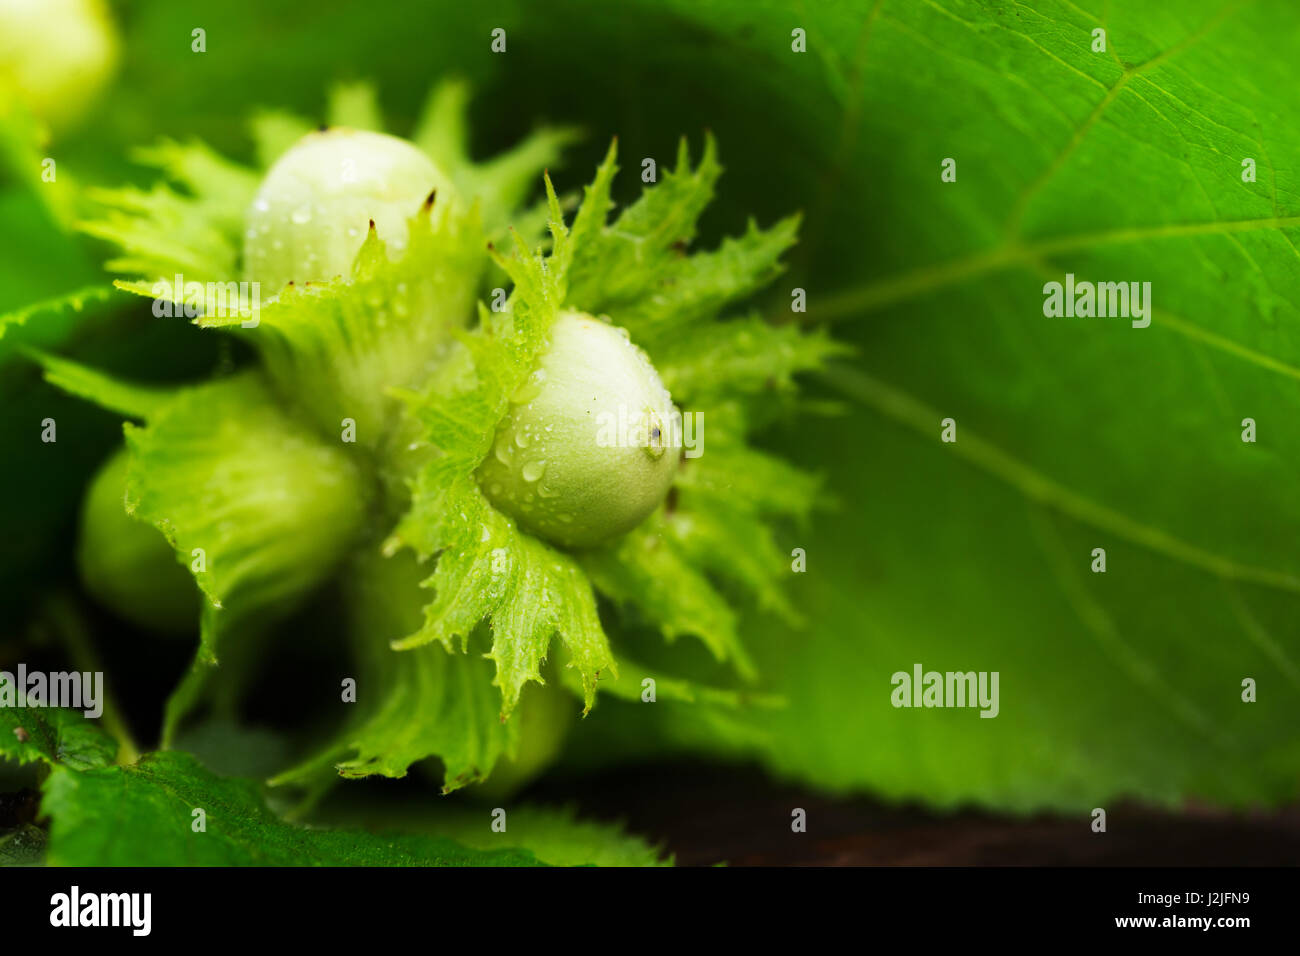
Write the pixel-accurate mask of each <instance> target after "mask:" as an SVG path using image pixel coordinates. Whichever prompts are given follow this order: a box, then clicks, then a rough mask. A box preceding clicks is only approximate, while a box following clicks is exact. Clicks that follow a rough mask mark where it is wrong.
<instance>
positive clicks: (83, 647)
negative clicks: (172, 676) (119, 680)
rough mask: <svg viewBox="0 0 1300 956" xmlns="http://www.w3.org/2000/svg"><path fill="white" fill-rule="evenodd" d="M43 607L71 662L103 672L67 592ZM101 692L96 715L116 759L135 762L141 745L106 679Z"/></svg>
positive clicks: (91, 670)
mask: <svg viewBox="0 0 1300 956" xmlns="http://www.w3.org/2000/svg"><path fill="white" fill-rule="evenodd" d="M45 610H46V613H47V615H48V617H49V619H50V621H51V623H53V625H54V631H55V634H56V636H57V637H58V639H59V641H60V643H62V645H63V648H64V650H65V651H66V652H67V654H68V658H69V659H70V660H71V662H72V666H73V667H74V668H75V669H76V670H79V671H83V672H90V673H93V674H103V673H104V665H103V662H102V661H101V660H100V657H99V653H98V652H97V651H96V650H95V647H94V645H93V644H92V642H91V640H90V636H89V634H87V632H86V626H85V624H84V623H83V622H82V620H81V617H80V615H78V614H77V612H76V610H75V608H74V604H73V599H72V598H71V597H69V596H68V595H66V594H60V595H56V596H55V597H54V598H52V599H51V600H50V601H48V602H47V603H46V607H45ZM100 693H101V694H102V695H103V707H104V710H103V713H102V714H101V715H100V718H99V719H100V720H101V721H102V723H103V726H104V729H105V730H106V731H107V732H108V734H109V736H111V737H112V738H113V739H114V740H116V741H117V762H118V763H119V764H132V763H135V762H136V761H137V760H139V759H140V748H139V747H138V746H137V745H136V742H135V738H133V737H132V736H131V730H130V728H129V727H128V726H127V723H126V720H125V719H124V718H123V717H122V711H121V708H119V707H118V705H117V698H115V697H114V696H113V693H112V692H111V691H110V690H109V689H108V685H107V683H104V684H103V685H102V686H101V689H100Z"/></svg>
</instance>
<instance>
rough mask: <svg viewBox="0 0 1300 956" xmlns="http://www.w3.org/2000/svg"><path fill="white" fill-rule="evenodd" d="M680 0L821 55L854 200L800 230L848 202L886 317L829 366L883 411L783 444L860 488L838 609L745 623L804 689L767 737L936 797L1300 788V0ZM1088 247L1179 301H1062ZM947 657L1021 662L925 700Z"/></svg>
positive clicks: (862, 400)
mask: <svg viewBox="0 0 1300 956" xmlns="http://www.w3.org/2000/svg"><path fill="white" fill-rule="evenodd" d="M673 6H674V7H676V8H678V9H679V10H682V11H683V14H684V15H688V16H691V17H693V18H695V19H696V20H697V23H698V25H700V26H701V27H702V28H704V29H707V30H709V31H712V32H713V33H714V34H715V35H718V36H721V35H724V34H730V35H734V34H737V33H740V34H746V33H747V34H749V35H750V36H752V37H753V39H751V40H750V41H748V42H749V44H751V45H762V46H763V48H764V49H765V50H766V51H767V55H768V56H769V57H770V58H771V62H772V63H774V64H776V65H775V67H774V69H773V74H774V75H773V82H780V81H784V82H786V83H789V84H791V85H793V86H795V87H797V88H799V89H801V90H802V91H803V94H804V95H805V96H808V97H809V98H810V99H817V98H816V97H814V96H812V95H811V93H810V91H809V88H808V84H809V83H816V82H818V81H817V80H815V79H813V78H812V77H810V76H809V73H808V70H809V68H810V66H811V65H813V64H815V65H816V69H818V70H821V71H822V72H823V74H824V84H825V95H826V102H825V103H824V104H820V105H819V106H818V109H819V110H823V109H824V110H826V111H827V112H828V113H829V112H831V111H833V113H834V114H835V115H836V116H837V117H838V118H836V119H834V121H833V122H832V121H831V117H830V115H826V116H824V117H823V116H818V118H817V122H818V123H819V125H826V126H827V127H828V128H827V129H826V130H825V131H824V133H823V135H824V141H825V142H826V143H827V144H830V143H834V142H836V141H838V142H839V143H840V145H838V146H836V147H835V148H834V150H828V152H830V153H831V155H832V156H833V157H834V162H833V165H832V168H831V169H830V172H829V174H828V176H827V182H828V183H830V184H831V186H830V187H829V188H830V190H831V195H832V196H833V204H832V205H833V211H832V212H831V213H829V214H828V213H827V212H826V211H825V210H823V212H822V213H821V214H820V215H819V214H818V212H817V209H816V208H814V210H813V212H812V213H811V214H810V216H809V223H808V228H807V229H806V230H805V235H807V236H809V237H810V243H811V245H812V247H813V248H818V247H819V245H820V244H819V239H818V237H819V235H821V234H829V235H834V234H835V233H836V232H839V233H841V234H842V233H843V232H845V231H848V232H851V233H852V235H853V236H854V242H853V244H852V245H851V246H848V247H840V248H834V249H828V247H827V246H825V245H820V247H821V248H823V249H828V251H829V253H830V254H831V255H833V256H835V257H845V258H846V260H851V263H852V268H853V270H854V273H855V274H854V275H853V277H852V278H851V279H850V278H849V277H848V273H847V272H845V273H841V274H840V275H839V278H838V284H837V285H836V286H835V287H833V288H832V287H830V282H829V281H828V282H826V283H824V284H822V285H820V286H817V285H813V284H812V282H810V281H808V282H807V284H808V285H809V296H810V299H809V301H810V316H811V317H812V318H814V319H816V318H825V319H828V320H834V321H836V322H838V323H839V327H838V328H837V330H836V331H837V333H839V334H840V335H842V336H845V337H848V338H850V339H853V340H855V341H856V343H857V344H858V345H859V346H860V358H859V359H858V360H857V361H855V362H854V363H853V364H851V365H845V366H843V367H841V368H840V369H839V370H837V371H836V372H835V373H834V374H833V375H832V376H831V377H830V381H831V384H832V386H833V387H834V389H835V391H836V392H837V393H838V394H839V395H841V396H843V397H845V398H847V399H849V400H850V401H851V402H852V403H853V414H852V417H851V418H849V419H841V420H834V421H828V422H825V423H818V422H812V421H810V422H804V423H802V424H801V426H800V428H799V430H798V432H797V433H791V434H790V435H788V436H787V438H786V439H785V440H784V442H783V444H785V445H787V446H788V447H790V448H798V449H799V450H800V451H801V453H802V455H803V456H804V459H805V460H806V461H810V462H816V463H819V464H821V465H822V466H823V467H827V470H828V474H829V476H830V486H831V489H832V490H833V491H834V492H835V494H836V495H837V497H838V498H839V499H840V501H841V502H842V507H841V510H840V512H839V514H838V515H837V516H836V517H834V518H833V519H830V520H820V521H817V522H816V523H815V524H814V527H813V530H812V532H811V533H810V534H809V535H807V536H806V537H795V538H791V539H790V540H788V541H786V542H784V543H785V544H786V545H787V546H788V549H789V548H793V547H796V546H798V547H803V548H806V549H807V555H808V566H807V572H806V573H805V574H803V575H796V576H795V577H796V580H797V583H796V585H795V602H796V604H798V605H799V606H801V607H805V608H808V609H810V614H809V617H810V627H809V628H808V629H807V630H805V631H803V632H799V631H792V630H791V629H789V628H788V627H786V626H785V625H783V624H782V623H781V622H780V621H778V620H775V619H771V618H764V619H752V620H750V621H749V625H748V630H747V637H751V638H752V639H753V640H754V641H755V656H756V658H757V661H758V666H759V670H760V672H761V673H764V674H770V675H772V676H773V678H774V680H775V684H776V688H777V689H778V690H779V691H780V692H782V693H783V695H784V696H785V697H786V698H787V699H788V701H789V702H790V703H789V707H788V708H786V709H784V710H781V711H777V712H774V713H771V714H769V713H763V714H761V717H760V718H759V719H761V721H762V727H763V729H764V730H765V731H766V732H767V733H768V734H769V735H770V737H769V742H768V743H767V744H766V745H764V746H762V747H760V750H761V752H762V753H763V755H764V757H765V759H766V761H767V762H768V763H769V764H770V765H771V766H772V767H773V768H775V769H777V770H778V771H780V772H782V773H784V774H790V775H795V776H798V777H802V778H805V779H807V780H810V781H814V782H816V783H818V784H820V785H822V786H825V787H829V788H833V789H872V790H875V791H877V792H880V793H883V794H885V795H887V796H890V797H895V798H923V799H927V800H930V801H934V802H936V803H940V804H955V803H959V802H964V801H976V802H981V803H992V804H1001V805H1004V806H1010V807H1020V808H1029V807H1038V806H1054V807H1058V808H1062V809H1068V810H1074V811H1085V810H1087V809H1090V808H1091V807H1094V806H1096V805H1098V804H1099V803H1102V802H1103V801H1107V800H1113V799H1115V798H1117V797H1120V796H1122V795H1139V796H1142V797H1144V798H1147V799H1151V800H1157V801H1165V802H1173V801H1177V800H1180V799H1183V798H1186V797H1188V796H1198V797H1202V798H1208V799H1211V800H1215V801H1222V802H1226V803H1233V804H1244V803H1252V802H1256V801H1269V802H1272V801H1279V800H1283V799H1286V798H1291V797H1294V796H1295V795H1296V793H1297V791H1298V789H1300V788H1298V787H1297V781H1298V780H1300V774H1297V768H1298V767H1300V738H1298V737H1297V735H1296V733H1295V727H1296V726H1297V723H1298V722H1300V705H1298V702H1300V696H1298V695H1297V693H1296V691H1297V689H1298V688H1300V668H1298V667H1297V658H1298V657H1300V644H1298V643H1297V633H1296V629H1295V622H1296V620H1297V619H1298V613H1300V547H1297V541H1300V496H1297V494H1296V486H1297V483H1296V473H1297V464H1298V463H1300V415H1298V414H1297V412H1298V411H1300V409H1298V407H1297V406H1298V405H1300V392H1298V391H1297V389H1296V379H1297V377H1300V324H1298V323H1297V320H1298V319H1300V313H1298V307H1300V295H1297V293H1298V292H1300V285H1298V284H1297V278H1300V254H1298V253H1297V249H1296V242H1297V240H1300V194H1298V193H1297V189H1296V185H1295V183H1294V181H1293V177H1292V176H1291V169H1290V166H1291V163H1290V160H1289V158H1288V157H1292V156H1294V155H1295V154H1296V152H1297V150H1298V149H1300V127H1297V125H1296V123H1295V122H1294V117H1295V116H1296V115H1297V108H1298V107H1300V88H1298V87H1297V85H1296V83H1295V67H1294V64H1295V62H1296V58H1297V54H1300V42H1298V40H1300V10H1297V9H1296V8H1293V7H1291V6H1287V5H1281V4H1255V5H1249V4H1228V5H1221V4H1219V3H1218V2H1213V3H1209V2H1205V3H1202V2H1189V3H1180V4H1164V3H1157V2H1150V3H1138V2H1134V3H1123V4H1121V3H1115V4H1103V3H1101V2H1097V3H1082V4H1075V3H1067V2H1060V3H1051V2H1046V3H1041V4H1034V5H1033V6H1032V7H1031V6H1027V5H1023V4H1012V3H995V2H987V3H961V2H947V0H946V2H919V3H899V2H888V0H887V2H884V3H874V4H842V5H832V4H818V5H809V6H808V7H806V8H804V9H802V10H800V11H799V12H798V13H797V14H791V15H789V16H787V17H785V18H784V19H785V21H786V24H787V26H785V27H783V29H785V30H786V31H787V33H788V29H789V28H792V27H795V26H799V27H803V28H805V29H806V30H807V35H808V51H809V52H808V53H807V55H806V56H804V57H802V58H801V57H800V56H799V55H798V54H790V53H788V52H786V51H787V50H788V49H789V48H788V42H787V45H786V47H785V50H782V49H780V48H779V47H778V46H777V43H778V42H779V41H778V40H777V39H776V38H775V37H773V35H772V33H773V29H772V28H773V25H774V23H775V22H777V21H778V20H780V19H781V18H780V17H777V16H774V15H773V14H775V11H776V6H777V5H775V4H765V5H762V6H761V7H760V6H759V5H755V4H748V3H746V4H740V3H735V4H732V3H720V4H712V5H710V6H709V8H707V10H703V11H700V12H698V13H687V12H686V9H687V5H686V4H673ZM1103 17H1106V18H1107V19H1105V20H1103ZM746 25H748V26H749V27H750V28H751V29H749V30H742V29H741V28H742V27H744V26H746ZM755 27H757V29H753V28H755ZM1098 28H1104V29H1105V30H1106V31H1107V39H1108V46H1107V50H1106V52H1096V53H1094V52H1093V51H1092V49H1091V44H1092V40H1093V34H1092V31H1093V30H1094V29H1098ZM819 103H820V101H819ZM823 120H825V123H823V122H822V121H823ZM816 145H817V146H818V147H820V145H821V144H816ZM946 157H952V158H955V159H956V160H957V171H958V174H957V180H956V182H953V183H945V182H942V181H941V178H940V163H941V160H943V159H944V158H946ZM1245 158H1253V159H1254V160H1255V161H1256V162H1257V165H1258V181H1257V182H1243V180H1242V171H1243V166H1242V160H1243V159H1245ZM826 209H831V207H830V206H827V207H826ZM807 264H809V265H812V266H816V265H817V263H815V262H813V263H807ZM1066 273H1073V274H1075V275H1076V276H1077V277H1079V278H1080V279H1087V280H1093V281H1107V280H1113V281H1149V282H1151V283H1152V290H1153V293H1152V294H1153V300H1154V304H1155V310H1154V317H1153V321H1152V323H1151V326H1150V327H1149V328H1133V327H1132V326H1131V325H1130V323H1129V322H1128V321H1127V320H1122V319H1096V318H1093V319H1065V318H1047V317H1045V316H1044V312H1043V301H1044V294H1043V284H1044V282H1045V281H1047V280H1050V279H1055V280H1058V281H1060V280H1063V279H1064V276H1065V274H1066ZM826 274H827V273H826V272H825V271H819V270H817V269H814V270H813V272H812V273H811V275H812V276H818V275H826ZM803 281H807V280H806V279H805V280H803ZM948 417H951V418H953V419H955V421H956V423H957V441H956V443H951V444H950V443H944V442H942V441H941V440H940V431H941V424H940V423H941V420H942V419H944V418H948ZM1248 417H1249V418H1253V419H1255V420H1256V422H1257V423H1258V428H1259V440H1258V442H1257V443H1253V444H1252V443H1246V442H1243V441H1242V420H1243V419H1244V418H1248ZM1094 548H1104V549H1106V552H1107V569H1106V572H1105V573H1104V574H1101V573H1093V572H1092V570H1091V566H1092V562H1093V557H1092V549H1094ZM917 662H920V663H921V664H923V665H924V667H925V668H926V669H936V670H940V671H949V670H952V671H968V670H975V671H998V672H1000V713H999V715H998V716H997V717H996V718H995V719H979V717H978V716H977V713H976V712H975V711H974V710H969V709H929V710H927V709H921V710H914V709H896V708H894V707H893V706H891V703H890V694H891V691H892V690H893V687H892V685H891V675H892V674H893V673H894V672H896V671H910V670H911V668H912V667H913V665H914V664H915V663H917ZM1245 678H1253V679H1254V680H1255V681H1257V683H1258V693H1259V699H1258V702H1257V703H1246V702H1243V700H1242V681H1243V679H1245ZM598 716H599V715H598ZM742 719H744V718H743V715H742ZM672 736H674V737H675V739H678V740H685V739H686V738H687V737H688V736H690V737H691V742H692V743H693V744H694V745H699V743H700V741H699V740H698V736H699V735H698V734H694V735H688V733H687V732H685V731H682V732H674V733H673V734H672ZM724 742H725V741H724V737H723V736H721V735H719V736H718V737H717V738H715V741H714V743H715V745H716V746H722V745H723V744H724Z"/></svg>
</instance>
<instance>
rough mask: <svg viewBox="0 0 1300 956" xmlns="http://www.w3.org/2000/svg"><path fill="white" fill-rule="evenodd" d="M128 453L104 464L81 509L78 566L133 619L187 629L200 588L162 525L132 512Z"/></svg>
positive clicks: (90, 587)
mask: <svg viewBox="0 0 1300 956" xmlns="http://www.w3.org/2000/svg"><path fill="white" fill-rule="evenodd" d="M127 462H128V456H127V453H126V452H125V451H119V452H118V453H117V454H116V455H114V456H113V457H112V458H110V459H109V460H108V462H107V463H106V464H105V465H104V466H103V467H102V468H101V469H100V470H99V473H98V474H97V475H96V476H95V477H94V479H93V481H92V482H91V485H90V489H89V491H88V492H87V493H86V499H85V502H84V504H83V505H82V511H81V536H80V540H79V541H78V542H77V566H78V569H79V570H80V572H81V579H82V581H83V582H85V585H86V590H87V591H89V592H90V593H91V594H92V595H94V597H95V598H96V599H97V600H98V601H99V602H100V603H101V604H103V605H105V606H106V607H108V608H111V609H112V610H113V611H115V612H116V613H118V614H120V615H121V616H122V617H124V618H126V619H127V620H130V621H134V622H135V623H136V624H140V625H141V626H143V627H146V628H148V629H149V630H152V631H160V632H164V633H186V632H189V631H192V630H193V628H194V622H195V621H197V620H198V616H199V592H198V589H197V588H196V587H195V586H194V580H193V578H191V577H190V575H189V572H188V571H186V570H185V568H184V566H182V565H181V564H180V563H178V562H177V560H176V552H175V551H174V550H173V549H172V546H171V545H169V544H168V543H167V541H166V539H165V538H164V537H163V536H162V535H161V534H160V533H159V532H158V530H157V529H155V528H152V527H150V526H149V525H147V524H145V523H144V522H141V521H137V520H136V519H134V518H132V517H131V516H130V515H128V514H127V513H126V507H125V504H124V498H125V496H126V471H127Z"/></svg>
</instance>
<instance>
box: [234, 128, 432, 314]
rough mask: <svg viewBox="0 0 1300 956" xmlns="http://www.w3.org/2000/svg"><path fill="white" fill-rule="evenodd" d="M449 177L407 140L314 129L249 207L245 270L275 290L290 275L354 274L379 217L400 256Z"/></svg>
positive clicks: (296, 278)
mask: <svg viewBox="0 0 1300 956" xmlns="http://www.w3.org/2000/svg"><path fill="white" fill-rule="evenodd" d="M435 191H436V192H437V194H438V196H439V197H440V201H443V202H446V201H449V200H450V197H451V195H452V191H453V190H452V185H451V180H449V179H448V178H447V177H446V176H445V175H444V174H443V173H442V172H441V171H440V170H439V169H438V168H437V167H436V166H435V165H434V164H433V161H432V160H431V159H429V157H428V156H426V155H425V154H424V153H422V152H420V150H418V149H416V148H415V147H414V146H412V145H411V144H410V143H408V142H406V141H405V140H402V139H398V138H397V137H395V136H386V135H384V134H382V133H369V132H364V131H361V130H354V129H345V128H341V127H335V128H331V129H323V130H320V131H318V132H314V133H308V134H307V135H306V136H304V137H303V138H302V139H300V140H299V141H298V142H297V143H295V144H294V145H293V146H292V147H291V148H290V149H289V151H288V152H286V153H285V154H284V155H283V156H281V157H280V158H279V159H278V160H276V162H275V164H274V165H273V166H272V167H271V169H270V171H268V172H267V174H266V178H265V179H263V180H262V185H261V187H260V188H259V189H258V191H257V195H256V196H255V197H254V199H253V204H252V206H250V207H249V210H248V215H247V217H246V221H245V226H246V228H245V232H244V275H245V277H246V278H247V279H249V280H251V281H256V282H260V283H262V284H263V285H264V286H266V287H267V289H266V291H267V292H268V293H271V294H274V293H276V292H278V291H279V290H280V289H281V288H283V287H284V286H285V285H286V284H288V283H289V282H290V281H293V282H297V283H299V284H301V283H304V282H324V281H329V280H330V279H333V278H335V277H336V276H347V275H349V274H350V272H351V269H352V263H353V260H355V259H356V255H357V252H358V251H359V250H360V249H361V245H362V243H364V242H365V240H366V233H367V231H368V230H369V228H370V227H371V224H372V223H373V225H374V229H375V231H376V233H377V234H378V236H379V238H380V239H382V240H383V241H384V243H385V245H386V248H387V251H388V255H389V257H390V258H392V259H397V258H400V256H401V254H402V253H403V252H404V251H405V249H406V246H407V242H408V238H409V236H408V228H409V220H410V219H411V217H412V216H414V215H415V214H416V212H418V211H419V209H420V206H421V204H422V203H424V202H425V201H426V200H427V199H428V197H429V196H430V194H432V193H434V192H435Z"/></svg>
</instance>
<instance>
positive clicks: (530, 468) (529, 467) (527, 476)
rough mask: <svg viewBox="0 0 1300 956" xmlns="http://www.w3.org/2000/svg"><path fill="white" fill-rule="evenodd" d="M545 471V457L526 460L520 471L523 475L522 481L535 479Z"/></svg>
mask: <svg viewBox="0 0 1300 956" xmlns="http://www.w3.org/2000/svg"><path fill="white" fill-rule="evenodd" d="M545 471H546V461H545V459H538V460H537V461H530V462H527V463H526V464H525V465H524V467H523V471H522V474H523V476H524V481H536V480H537V479H538V478H540V477H542V475H543V473H545Z"/></svg>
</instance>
